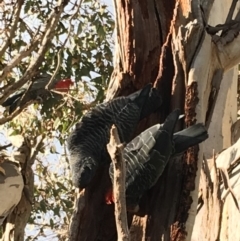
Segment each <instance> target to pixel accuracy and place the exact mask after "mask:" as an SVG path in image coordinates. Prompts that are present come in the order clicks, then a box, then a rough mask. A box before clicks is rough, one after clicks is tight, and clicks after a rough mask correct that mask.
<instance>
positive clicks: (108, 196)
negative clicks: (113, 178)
mask: <svg viewBox="0 0 240 241" xmlns="http://www.w3.org/2000/svg"><path fill="white" fill-rule="evenodd" d="M105 202H106V204H108V205H110V204H113V203H114V196H113V191H112V188H110V189H109V190H108V191H107V193H106V195H105Z"/></svg>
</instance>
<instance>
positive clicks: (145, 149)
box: [105, 109, 208, 210]
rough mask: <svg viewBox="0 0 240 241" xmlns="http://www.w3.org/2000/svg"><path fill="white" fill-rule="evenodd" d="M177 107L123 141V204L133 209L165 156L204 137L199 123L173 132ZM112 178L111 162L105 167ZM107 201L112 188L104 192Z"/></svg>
mask: <svg viewBox="0 0 240 241" xmlns="http://www.w3.org/2000/svg"><path fill="white" fill-rule="evenodd" d="M179 116H180V111H179V110H178V109H177V110H175V111H173V112H172V113H171V114H170V115H169V116H168V117H167V119H166V120H165V122H164V123H163V124H162V125H160V124H157V125H154V126H152V127H150V128H148V129H147V130H145V131H144V132H142V133H141V134H140V135H138V136H137V137H136V138H134V139H133V140H132V141H131V142H129V143H128V144H127V146H126V147H125V148H124V151H123V159H124V161H125V162H126V204H127V208H128V210H135V207H138V203H139V200H140V198H141V197H142V195H143V194H144V192H145V191H147V190H148V189H150V188H151V187H152V186H153V185H154V184H155V183H156V182H157V180H158V178H159V177H160V176H161V174H162V172H163V170H164V168H165V167H166V165H167V163H168V161H169V159H170V158H171V157H173V156H175V155H177V154H180V153H182V152H184V151H185V150H187V148H189V147H191V146H194V145H197V144H199V143H201V142H202V141H204V140H206V139H207V138H208V133H207V130H206V128H205V127H204V125H203V124H196V125H193V126H191V127H189V128H187V129H184V130H182V131H179V132H177V133H175V134H173V133H174V128H175V125H176V123H177V121H178V119H179ZM109 175H110V177H111V179H112V181H113V165H112V163H111V165H110V168H109ZM105 200H106V202H107V203H108V204H111V203H112V202H113V201H114V198H113V194H112V189H111V190H110V191H109V192H108V193H107V194H106V196H105Z"/></svg>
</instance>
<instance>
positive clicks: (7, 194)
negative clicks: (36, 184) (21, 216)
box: [0, 153, 24, 225]
mask: <svg viewBox="0 0 240 241" xmlns="http://www.w3.org/2000/svg"><path fill="white" fill-rule="evenodd" d="M23 187H24V182H23V177H22V174H21V172H20V170H19V163H18V162H14V161H11V160H10V158H9V157H8V156H7V155H4V154H3V153H1V155H0V225H2V223H3V221H4V219H5V218H6V217H7V216H8V215H9V214H10V213H11V212H12V211H13V209H14V208H15V207H16V205H17V204H18V203H19V201H20V199H21V197H22V191H23Z"/></svg>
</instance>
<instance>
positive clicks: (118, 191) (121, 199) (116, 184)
mask: <svg viewBox="0 0 240 241" xmlns="http://www.w3.org/2000/svg"><path fill="white" fill-rule="evenodd" d="M107 149H108V152H109V155H110V156H111V159H112V163H113V173H114V181H113V193H114V200H115V220H116V226H117V233H118V240H119V241H128V240H129V230H128V222H127V210H126V198H125V189H126V187H125V181H126V180H125V179H126V167H125V162H124V160H123V157H122V151H123V145H122V144H121V142H120V139H119V136H118V131H117V127H116V126H115V125H113V126H112V128H111V130H110V141H109V143H108V144H107Z"/></svg>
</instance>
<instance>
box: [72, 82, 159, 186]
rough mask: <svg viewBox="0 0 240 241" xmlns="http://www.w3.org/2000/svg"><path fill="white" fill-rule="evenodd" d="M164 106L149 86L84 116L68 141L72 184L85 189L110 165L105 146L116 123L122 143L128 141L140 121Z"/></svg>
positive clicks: (153, 89)
mask: <svg viewBox="0 0 240 241" xmlns="http://www.w3.org/2000/svg"><path fill="white" fill-rule="evenodd" d="M161 103H162V100H161V97H160V96H159V94H158V92H157V90H156V89H155V88H152V86H151V85H150V84H149V85H147V86H145V87H144V88H143V89H141V90H139V91H137V92H135V93H133V94H131V95H129V96H126V97H118V98H115V99H113V100H111V101H108V102H106V103H102V104H100V105H98V106H96V107H95V108H93V109H92V110H91V111H90V112H88V113H87V114H86V115H84V116H83V117H82V119H81V122H79V123H78V124H77V125H76V128H75V129H74V130H73V132H72V133H71V134H70V136H69V138H68V150H69V152H70V165H71V170H72V179H73V184H74V185H75V186H76V187H78V188H85V187H86V186H87V185H88V184H89V183H90V182H91V180H92V179H93V177H94V175H95V172H96V170H97V168H98V167H99V165H100V164H103V163H109V162H110V156H109V154H108V152H107V148H106V145H107V143H108V142H109V138H110V128H111V127H112V125H113V124H115V125H116V126H117V128H118V132H119V136H120V139H121V141H122V142H128V141H130V139H131V137H132V134H133V131H134V130H135V128H136V126H137V124H138V122H139V121H140V120H141V119H143V118H145V117H147V116H148V115H150V114H151V113H152V112H154V111H156V110H157V109H158V108H159V107H160V105H161Z"/></svg>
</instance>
